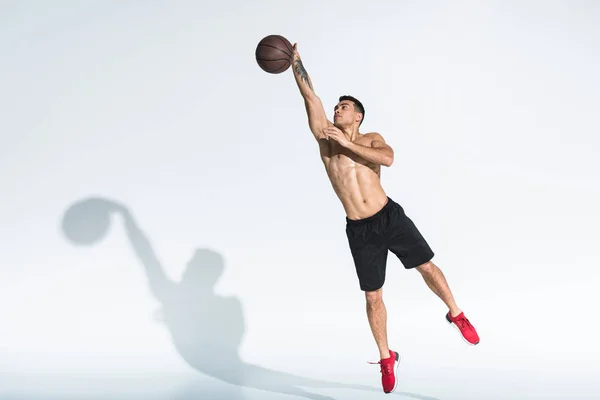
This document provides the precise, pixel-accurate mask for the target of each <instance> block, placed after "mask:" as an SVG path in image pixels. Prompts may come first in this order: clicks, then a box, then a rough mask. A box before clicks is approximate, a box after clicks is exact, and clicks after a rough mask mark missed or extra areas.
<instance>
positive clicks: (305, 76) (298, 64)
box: [294, 60, 312, 90]
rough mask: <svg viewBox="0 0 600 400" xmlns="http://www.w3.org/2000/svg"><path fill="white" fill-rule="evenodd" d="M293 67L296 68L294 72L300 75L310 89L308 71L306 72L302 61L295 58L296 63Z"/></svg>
mask: <svg viewBox="0 0 600 400" xmlns="http://www.w3.org/2000/svg"><path fill="white" fill-rule="evenodd" d="M294 68H295V70H296V73H297V74H298V75H299V76H300V78H301V79H302V80H303V81H304V83H306V85H307V86H308V87H309V88H310V89H311V90H312V86H311V84H310V81H309V80H308V73H307V72H306V69H305V68H304V65H302V61H301V60H296V65H295V67H294Z"/></svg>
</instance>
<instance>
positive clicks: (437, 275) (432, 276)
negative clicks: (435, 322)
mask: <svg viewBox="0 0 600 400" xmlns="http://www.w3.org/2000/svg"><path fill="white" fill-rule="evenodd" d="M417 270H418V271H419V272H420V273H421V275H422V276H423V279H424V280H425V283H427V286H429V288H430V289H431V291H432V292H433V293H435V294H436V295H437V296H438V297H439V298H440V299H442V301H443V302H444V304H446V306H448V310H449V311H448V313H447V314H446V320H447V321H448V322H449V323H450V324H454V326H455V327H456V328H458V330H459V332H460V333H461V335H462V337H463V338H464V339H465V340H466V341H467V343H469V344H472V345H476V344H478V343H479V335H478V334H477V331H476V330H475V327H474V326H473V325H472V324H471V322H470V321H469V319H468V318H467V317H465V314H464V313H463V312H462V311H461V310H460V309H459V308H458V306H457V305H456V302H455V301H454V297H453V296H452V292H451V290H450V288H449V286H448V282H446V278H445V277H444V274H443V273H442V271H441V270H440V269H439V268H438V267H437V265H435V264H434V263H433V262H431V261H428V262H426V263H424V264H421V265H419V266H418V267H417Z"/></svg>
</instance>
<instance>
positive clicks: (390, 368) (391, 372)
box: [369, 350, 400, 393]
mask: <svg viewBox="0 0 600 400" xmlns="http://www.w3.org/2000/svg"><path fill="white" fill-rule="evenodd" d="M369 364H379V365H381V367H380V370H381V384H382V386H383V391H384V392H385V393H392V392H393V391H394V390H396V386H398V381H397V380H396V371H397V370H398V365H399V364H400V355H399V354H398V353H397V352H395V351H392V350H390V356H389V357H388V358H383V359H381V360H380V361H379V362H370V363H369Z"/></svg>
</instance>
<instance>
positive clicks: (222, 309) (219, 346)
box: [62, 198, 438, 400]
mask: <svg viewBox="0 0 600 400" xmlns="http://www.w3.org/2000/svg"><path fill="white" fill-rule="evenodd" d="M115 213H116V214H118V215H119V216H120V217H121V218H122V221H123V224H124V228H125V232H126V234H127V237H128V238H129V241H130V243H131V246H132V248H133V250H134V252H135V254H136V256H137V258H138V259H139V260H140V262H141V265H142V266H143V267H144V270H145V272H146V276H147V278H148V283H149V286H150V290H151V292H152V294H153V296H154V297H155V298H156V299H157V300H158V301H159V302H160V304H161V310H160V313H159V314H160V316H159V319H160V320H161V321H162V322H164V323H165V325H166V326H167V327H168V330H169V332H170V335H171V338H172V341H173V345H174V347H175V349H176V350H177V352H178V353H179V355H180V356H181V357H182V359H183V360H184V361H185V362H186V363H187V364H188V365H189V366H190V367H192V368H194V369H195V370H196V371H199V372H201V373H203V374H205V375H208V376H210V377H213V378H216V379H218V380H220V381H222V382H227V383H230V384H233V385H237V386H241V387H245V388H254V389H259V390H265V391H269V392H273V393H279V394H286V395H294V396H300V397H304V398H307V399H315V400H317V399H318V400H325V399H327V400H332V398H331V397H328V396H324V395H320V394H316V393H311V392H308V391H306V390H304V389H302V388H303V387H310V388H327V389H333V388H335V389H356V390H362V391H369V392H375V393H381V392H382V391H381V389H376V388H373V387H369V386H363V385H354V384H344V383H334V382H327V381H323V380H318V379H310V378H304V377H301V376H296V375H292V374H287V373H283V372H279V371H274V370H270V369H267V368H264V367H261V366H258V365H253V364H249V363H246V362H244V361H243V360H242V359H241V357H240V355H239V348H240V346H241V344H242V339H243V336H244V333H245V321H244V314H243V309H242V304H241V302H240V301H239V299H238V298H236V297H223V296H219V295H217V294H216V293H215V292H214V287H215V285H216V284H217V281H218V279H219V278H220V277H221V274H222V273H223V270H224V268H225V266H224V260H223V257H222V256H221V255H220V254H219V253H217V252H215V251H213V250H210V249H207V248H199V249H196V251H195V253H194V254H193V256H192V258H191V260H190V261H189V262H188V264H187V268H186V270H185V271H184V273H183V274H182V278H181V281H180V282H173V281H171V280H170V279H169V278H168V277H167V276H166V274H165V272H164V270H163V268H162V266H161V264H160V262H159V260H158V258H157V256H156V255H155V253H154V250H153V249H152V246H151V244H150V242H149V240H148V239H147V237H146V235H145V234H144V233H143V232H142V231H141V229H140V228H139V226H138V225H137V223H136V221H135V220H134V218H133V216H132V214H131V212H130V211H129V210H128V209H127V208H126V207H125V206H123V205H121V204H119V203H117V202H114V201H111V200H107V199H102V198H88V199H85V200H82V201H80V202H77V203H75V204H74V205H72V206H71V207H70V208H69V209H68V210H67V212H66V213H65V216H64V218H63V223H62V226H63V231H64V233H65V235H66V236H67V238H68V239H69V240H71V241H72V242H74V243H76V244H83V245H91V244H94V243H97V242H98V240H100V239H101V237H102V236H103V235H105V234H106V233H107V232H108V229H109V226H110V217H111V214H115ZM198 394H199V393H198ZM396 394H402V395H405V396H408V397H412V398H416V399H421V400H438V399H435V398H432V397H427V396H421V395H417V394H412V393H399V392H397V393H396Z"/></svg>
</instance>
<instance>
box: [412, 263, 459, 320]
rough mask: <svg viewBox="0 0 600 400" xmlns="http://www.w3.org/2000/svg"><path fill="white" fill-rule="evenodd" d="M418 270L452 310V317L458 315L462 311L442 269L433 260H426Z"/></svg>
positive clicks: (430, 287)
mask: <svg viewBox="0 0 600 400" xmlns="http://www.w3.org/2000/svg"><path fill="white" fill-rule="evenodd" d="M417 270H418V271H419V272H420V273H421V276H423V279H424V280H425V283H426V284H427V286H429V289H431V291H432V292H433V293H435V294H436V295H437V296H438V297H439V298H440V299H441V300H442V301H443V302H444V304H446V306H447V307H448V310H449V311H450V315H451V316H452V317H456V316H457V315H458V314H460V313H461V312H462V311H461V310H460V308H458V306H457V305H456V302H455V301H454V296H453V295H452V291H451V290H450V287H449V286H448V282H447V281H446V277H445V276H444V273H443V272H442V270H440V269H439V268H438V266H437V265H435V264H434V263H433V262H432V261H429V262H426V263H425V264H421V265H419V266H418V267H417Z"/></svg>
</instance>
